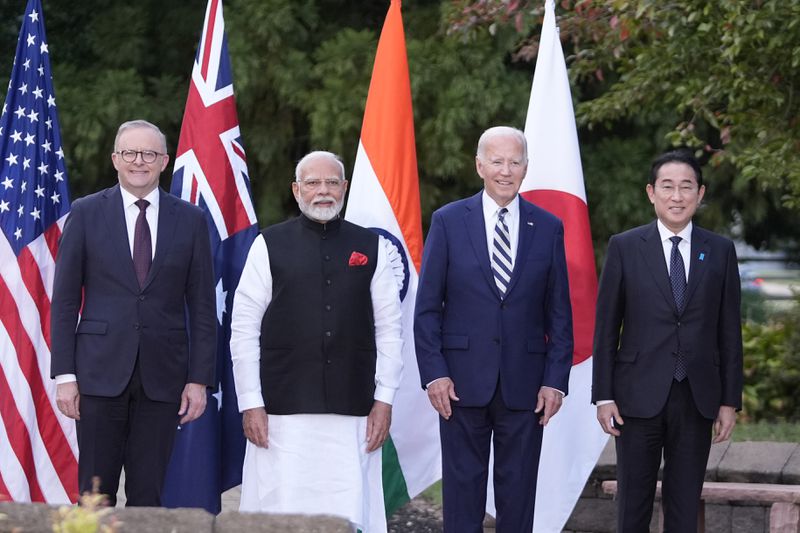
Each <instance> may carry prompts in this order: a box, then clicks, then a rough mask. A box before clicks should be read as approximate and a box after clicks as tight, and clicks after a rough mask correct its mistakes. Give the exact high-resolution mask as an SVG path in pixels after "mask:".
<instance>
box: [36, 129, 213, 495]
mask: <svg viewBox="0 0 800 533" xmlns="http://www.w3.org/2000/svg"><path fill="white" fill-rule="evenodd" d="M166 152H167V145H166V139H165V138H164V135H163V134H162V133H161V131H160V130H159V129H158V128H157V127H156V126H154V125H153V124H150V123H149V122H145V121H143V120H135V121H131V122H126V123H124V124H122V125H121V126H120V128H119V131H118V133H117V137H116V140H115V141H114V152H113V153H112V155H111V159H112V162H113V164H114V168H116V169H117V173H118V179H119V185H116V186H114V187H112V188H110V189H106V190H103V191H100V192H98V193H95V194H92V195H89V196H87V197H85V198H81V199H79V200H76V201H75V202H74V203H73V204H72V209H71V211H70V214H69V217H68V218H67V221H66V224H65V225H64V231H63V234H62V236H61V243H60V246H59V249H58V256H57V258H56V271H55V281H54V286H53V301H52V323H51V332H52V346H53V347H52V364H51V374H52V376H53V377H54V378H55V379H56V383H57V394H56V402H57V405H58V408H59V409H60V410H61V412H62V413H64V414H65V415H66V416H68V417H70V418H74V419H75V420H76V421H77V428H78V447H79V450H80V460H79V463H78V483H79V488H80V490H81V491H87V490H91V489H92V478H93V477H95V476H97V477H99V479H100V487H99V488H100V492H101V493H103V494H107V495H109V498H110V504H111V505H112V506H113V505H114V504H115V503H116V493H117V486H118V485H119V477H120V470H121V468H122V467H123V466H124V467H125V476H126V480H125V494H126V497H127V504H128V505H148V506H158V505H160V504H161V486H162V484H163V481H164V475H165V472H166V468H167V464H168V461H169V457H170V453H171V450H172V443H173V440H174V437H175V432H176V428H177V425H178V423H179V422H180V423H182V424H183V423H187V422H189V421H191V420H194V419H195V418H197V417H198V416H200V415H201V414H202V413H203V410H204V409H205V403H206V387H207V386H210V385H212V384H213V380H214V367H215V363H214V358H215V350H216V323H215V320H216V315H215V311H216V306H215V300H214V284H213V283H214V282H213V267H212V263H211V252H210V244H209V238H208V229H207V225H206V221H205V218H204V215H203V213H202V211H201V210H200V209H198V208H197V207H195V206H192V205H190V204H188V203H186V202H184V201H182V200H180V199H179V198H176V197H175V196H172V195H170V194H168V193H166V192H164V191H162V190H161V189H160V188H159V187H158V180H159V176H160V174H161V172H162V171H163V170H164V169H165V168H166V166H167V161H168V160H169V156H168V155H167V153H166ZM187 319H188V322H187Z"/></svg>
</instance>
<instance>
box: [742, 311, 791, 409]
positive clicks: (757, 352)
mask: <svg viewBox="0 0 800 533" xmlns="http://www.w3.org/2000/svg"><path fill="white" fill-rule="evenodd" d="M742 337H743V341H744V409H743V411H744V413H743V414H744V418H745V419H746V420H749V421H760V420H769V421H794V422H797V421H798V420H800V397H798V395H797V391H798V390H800V305H795V306H794V307H793V308H792V309H791V310H789V311H787V312H786V313H785V314H783V315H782V316H780V317H778V318H777V319H775V320H773V321H770V322H768V323H765V324H759V323H755V322H745V323H744V325H743V327H742Z"/></svg>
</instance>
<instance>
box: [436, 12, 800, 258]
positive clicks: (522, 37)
mask: <svg viewBox="0 0 800 533" xmlns="http://www.w3.org/2000/svg"><path fill="white" fill-rule="evenodd" d="M455 3H456V4H457V6H458V7H457V8H456V9H454V10H453V16H452V19H451V25H452V27H453V28H454V30H456V31H458V32H461V33H465V34H471V33H474V32H477V31H481V30H483V29H485V28H488V29H495V30H498V28H510V27H513V28H514V29H516V31H517V35H518V39H517V41H516V43H515V45H514V57H515V58H517V59H520V60H524V61H532V60H533V59H534V58H535V55H536V52H537V49H538V42H537V39H538V37H539V33H540V25H541V21H542V15H543V12H544V8H543V3H542V1H541V0H519V1H514V2H508V1H506V0H457V2H455ZM556 15H557V23H558V26H559V28H560V35H561V38H562V43H563V45H564V49H565V53H566V55H567V61H568V65H569V69H570V76H571V78H572V83H573V96H576V97H577V98H578V102H577V106H576V114H577V118H578V121H579V127H580V131H579V136H580V138H581V150H582V153H583V155H584V163H585V164H586V165H587V166H590V165H591V162H592V160H595V159H597V158H598V157H602V156H598V152H599V151H601V150H603V149H604V148H605V147H604V146H602V145H601V144H598V140H599V139H602V138H605V139H608V140H612V141H613V142H615V143H617V144H619V145H622V144H624V143H629V146H630V148H631V149H632V151H633V153H634V154H635V153H636V151H637V149H639V148H640V146H637V144H638V143H640V142H641V141H642V140H643V139H646V140H654V141H656V142H654V143H653V145H652V150H651V152H650V157H652V156H654V155H655V154H657V153H659V152H661V151H663V150H664V149H667V148H669V147H671V146H677V145H687V146H690V147H692V148H694V149H695V150H696V152H697V154H698V155H699V156H700V157H701V160H702V161H703V162H704V163H707V165H706V169H705V173H706V178H707V182H708V189H709V191H708V194H706V200H705V202H706V204H707V206H706V208H705V209H704V212H703V213H702V214H701V218H700V222H701V223H702V224H704V225H706V226H707V227H710V228H712V229H716V230H723V231H724V230H726V229H727V228H730V227H731V225H732V223H733V222H734V221H736V222H737V223H738V224H737V230H738V232H739V234H740V235H739V236H741V237H743V238H744V239H745V240H746V241H747V242H748V243H750V244H752V245H754V246H755V247H757V248H762V247H770V248H787V247H793V248H796V247H797V246H798V244H797V231H796V228H797V224H798V221H800V219H799V218H798V214H799V213H800V142H798V141H797V139H798V138H800V120H798V118H797V117H798V116H800V99H798V98H797V95H796V94H795V93H796V92H797V91H796V88H797V87H798V83H800V69H798V68H797V67H798V65H800V2H796V1H789V2H787V1H784V0H752V1H749V0H748V1H742V0H717V1H714V2H711V1H708V0H675V1H671V2H663V1H657V0H561V1H559V2H557V9H556ZM498 31H499V30H498ZM632 126H633V127H632ZM654 133H657V134H658V135H657V136H656V137H655V138H654V137H653V134H654ZM626 160H627V158H626V157H625V156H624V155H623V158H622V159H620V160H619V164H620V165H625V164H626V163H627V161H626ZM585 170H586V169H585ZM640 171H641V175H642V176H645V175H646V172H647V166H646V165H643V166H642V167H640ZM584 175H585V177H586V182H587V188H588V189H590V196H589V202H590V207H591V202H592V201H593V200H592V197H591V188H592V181H593V180H596V179H604V178H605V176H603V177H600V176H596V175H594V174H593V173H592V172H584ZM612 183H613V184H616V183H617V182H616V180H615V179H613V178H612ZM625 184H626V182H625V181H621V182H620V183H619V185H620V186H624V185H625ZM623 194H627V193H623ZM604 200H605V199H603V200H601V201H603V202H604ZM623 206H625V205H624V204H623ZM635 214H636V215H637V217H636V218H638V211H637V212H636V213H635ZM595 218H596V215H595V213H594V212H593V213H592V225H593V233H594V234H595V238H598V233H599V234H600V235H601V236H602V234H605V233H606V228H605V227H604V226H603V224H604V223H605V222H606V221H601V226H600V231H599V232H598V231H595V228H594V226H595ZM609 222H612V221H609ZM629 226H630V225H629V224H625V225H624V226H622V227H617V228H613V229H612V232H614V231H620V230H621V229H624V228H625V227H629ZM599 240H600V241H601V242H603V241H604V239H602V238H600V239H599Z"/></svg>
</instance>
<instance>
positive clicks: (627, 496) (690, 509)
mask: <svg viewBox="0 0 800 533" xmlns="http://www.w3.org/2000/svg"><path fill="white" fill-rule="evenodd" d="M620 414H621V415H622V419H623V420H624V421H625V424H623V425H622V426H619V430H620V433H621V435H620V436H619V437H617V438H616V447H617V479H618V483H619V486H618V487H619V490H618V492H617V531H618V532H619V533H647V532H648V531H649V530H650V519H651V517H652V515H653V500H654V497H655V490H656V481H657V478H658V469H659V466H660V464H661V454H662V450H663V454H664V474H663V480H662V487H661V489H662V490H661V504H662V506H663V509H664V531H665V533H690V532H692V531H696V530H697V510H698V507H699V505H700V493H701V491H702V490H703V478H704V477H705V473H706V463H707V462H708V453H709V450H710V448H711V426H712V424H713V420H709V419H707V418H703V416H702V415H701V414H700V412H699V411H698V410H697V407H696V406H695V403H694V399H693V398H692V391H691V389H690V387H689V380H688V379H685V380H683V381H681V382H677V381H673V382H672V389H671V390H670V393H669V396H668V398H667V402H666V404H665V405H664V409H663V410H662V411H661V413H659V414H658V415H657V416H655V417H653V418H634V417H632V416H626V415H625V413H620Z"/></svg>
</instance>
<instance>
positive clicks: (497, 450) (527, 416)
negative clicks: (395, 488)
mask: <svg viewBox="0 0 800 533" xmlns="http://www.w3.org/2000/svg"><path fill="white" fill-rule="evenodd" d="M452 405H453V415H452V416H451V417H450V420H445V419H444V418H441V417H440V418H439V431H440V434H441V440H442V496H443V515H444V531H445V533H482V532H483V518H484V515H485V509H486V483H487V480H488V476H489V444H490V442H493V444H494V494H495V507H496V509H497V529H496V531H497V532H498V533H519V532H523V531H528V532H530V531H531V530H532V529H533V507H534V500H535V498H536V476H537V474H538V471H539V453H540V451H541V446H542V429H543V428H542V426H541V425H540V424H539V416H538V415H536V414H535V413H534V412H533V411H532V410H530V411H516V410H511V409H508V408H507V407H506V405H505V403H504V402H503V397H502V394H501V393H500V385H498V387H497V390H496V391H495V394H494V397H493V398H492V401H491V402H490V403H489V405H487V406H485V407H458V405H457V402H455V403H453V404H452Z"/></svg>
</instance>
